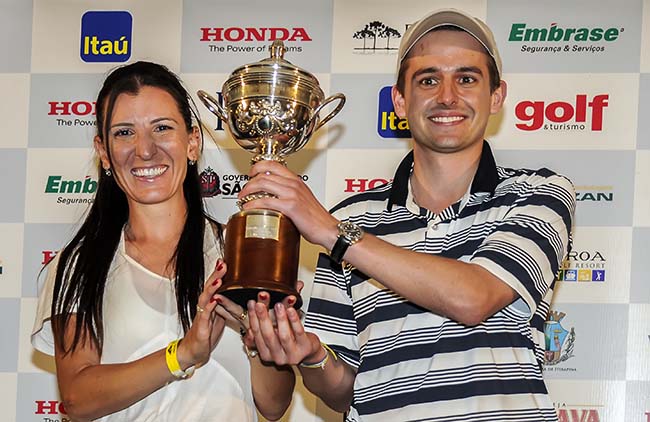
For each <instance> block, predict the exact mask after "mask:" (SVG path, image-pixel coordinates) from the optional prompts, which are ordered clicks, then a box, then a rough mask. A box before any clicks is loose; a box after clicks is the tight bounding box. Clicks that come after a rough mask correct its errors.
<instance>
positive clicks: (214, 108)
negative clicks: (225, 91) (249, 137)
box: [196, 90, 228, 122]
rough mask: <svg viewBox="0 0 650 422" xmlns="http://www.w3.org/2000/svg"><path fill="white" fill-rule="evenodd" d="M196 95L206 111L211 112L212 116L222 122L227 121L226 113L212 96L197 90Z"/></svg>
mask: <svg viewBox="0 0 650 422" xmlns="http://www.w3.org/2000/svg"><path fill="white" fill-rule="evenodd" d="M196 95H198V96H199V99H200V100H201V102H202V103H203V104H205V106H206V107H207V108H208V110H210V111H211V112H212V114H214V115H216V116H217V117H218V118H220V119H221V120H223V121H224V122H227V121H228V113H227V112H226V110H225V109H224V108H223V106H222V105H221V104H219V102H218V101H217V100H215V99H214V98H213V97H212V95H210V94H208V93H207V92H205V91H203V90H198V91H197V92H196Z"/></svg>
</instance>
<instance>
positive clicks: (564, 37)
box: [508, 23, 624, 42]
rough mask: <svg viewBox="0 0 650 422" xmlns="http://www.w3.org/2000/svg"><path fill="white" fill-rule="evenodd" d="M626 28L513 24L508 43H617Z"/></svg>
mask: <svg viewBox="0 0 650 422" xmlns="http://www.w3.org/2000/svg"><path fill="white" fill-rule="evenodd" d="M623 29H624V28H621V29H619V28H607V29H605V28H562V27H559V26H558V25H557V23H552V24H551V26H550V27H547V28H529V27H528V26H527V25H526V24H525V23H513V24H512V27H511V28H510V36H509V37H508V41H575V42H586V41H609V42H611V41H616V39H618V36H619V35H620V33H621V32H623Z"/></svg>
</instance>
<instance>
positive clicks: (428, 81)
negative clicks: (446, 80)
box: [420, 78, 436, 85]
mask: <svg viewBox="0 0 650 422" xmlns="http://www.w3.org/2000/svg"><path fill="white" fill-rule="evenodd" d="M420 84H421V85H435V84H436V80H435V79H433V78H424V79H422V80H421V81H420Z"/></svg>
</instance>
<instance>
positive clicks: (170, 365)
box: [165, 340, 194, 379]
mask: <svg viewBox="0 0 650 422" xmlns="http://www.w3.org/2000/svg"><path fill="white" fill-rule="evenodd" d="M179 342H180V340H174V341H172V342H170V343H169V344H168V345H167V348H166V349H165V361H166V362H167V369H169V372H171V373H172V375H173V376H175V377H176V378H180V379H184V378H188V377H191V376H192V374H193V373H194V366H190V367H189V368H187V369H186V370H185V371H183V370H182V369H181V364H180V363H178V356H177V355H176V352H177V351H178V343H179Z"/></svg>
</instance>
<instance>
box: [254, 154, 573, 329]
mask: <svg viewBox="0 0 650 422" xmlns="http://www.w3.org/2000/svg"><path fill="white" fill-rule="evenodd" d="M267 172H270V174H267ZM252 174H257V176H256V177H253V178H252V179H251V180H250V181H249V183H248V184H247V185H246V187H245V188H244V190H242V192H241V195H242V196H243V195H246V194H249V193H252V192H256V191H266V192H271V193H273V194H275V195H277V196H278V198H264V199H260V200H257V201H252V202H250V203H248V204H246V206H247V207H253V208H272V209H276V210H278V211H280V212H282V213H284V214H285V215H287V216H288V217H289V218H291V220H292V221H293V222H294V223H295V224H296V226H297V227H298V229H299V230H300V231H301V233H302V235H303V236H304V237H305V238H306V239H307V240H308V241H310V242H312V243H316V244H319V245H321V246H323V247H325V248H327V249H331V248H332V247H333V245H334V243H335V242H336V238H337V236H338V230H337V229H336V225H337V223H338V220H336V218H334V217H333V216H332V215H331V214H329V213H328V212H327V210H325V209H324V208H323V207H322V205H321V204H320V203H318V201H317V200H316V199H315V198H314V196H313V194H312V193H311V191H310V190H309V189H308V188H307V186H306V185H305V184H304V183H303V182H302V181H301V180H299V179H298V178H297V177H296V176H295V175H293V173H291V172H290V171H289V170H287V169H286V168H284V167H283V166H280V165H277V163H269V162H260V163H258V164H256V165H255V166H254V167H253V168H252ZM557 183H558V184H559V186H558V189H560V190H563V191H564V193H565V195H564V197H565V198H564V200H563V201H559V203H558V204H554V206H553V207H546V206H540V207H534V206H531V207H530V208H526V206H525V204H522V206H521V210H522V213H529V212H530V213H535V216H534V218H535V219H537V220H540V221H542V223H540V224H542V225H543V227H535V229H534V230H532V234H531V230H522V231H520V232H517V230H514V229H513V228H517V227H519V226H521V225H522V224H528V223H526V221H527V220H528V219H527V218H521V219H519V220H518V219H517V216H516V215H515V214H513V216H512V222H511V223H506V224H509V225H508V227H507V230H504V232H503V236H501V238H499V239H498V241H499V242H505V243H506V244H512V245H514V246H513V247H514V248H519V247H521V248H523V249H521V251H522V253H524V254H527V253H528V251H527V250H526V248H529V249H531V250H532V249H535V248H537V246H535V244H536V243H538V242H540V240H543V239H542V238H544V239H545V236H550V237H553V239H552V240H553V242H554V245H553V246H552V249H553V250H552V251H551V252H550V253H546V251H544V252H543V253H537V251H535V256H532V257H530V258H531V259H532V260H533V261H535V260H536V259H538V258H539V257H540V256H542V255H553V256H550V257H549V258H548V259H545V261H546V262H539V263H537V264H534V265H538V266H539V268H535V269H533V270H532V271H531V273H532V274H530V276H531V277H537V279H531V280H529V281H530V282H524V281H519V280H518V279H517V278H516V277H511V276H510V275H511V274H510V272H509V271H508V270H507V269H503V268H502V265H501V264H502V263H501V264H500V263H499V262H498V255H499V253H502V252H499V251H498V250H497V251H491V252H492V256H490V258H487V257H488V256H489V255H490V254H488V253H483V254H481V252H480V251H479V252H478V253H477V255H476V256H475V257H474V258H476V259H474V258H473V261H474V262H476V263H474V262H469V263H465V262H460V261H457V260H453V259H447V258H444V257H439V256H432V255H429V254H424V253H418V252H413V251H409V250H405V249H402V248H400V247H396V246H394V245H391V244H389V243H387V242H385V241H383V240H381V239H379V238H377V237H374V236H372V235H368V234H366V236H364V238H363V239H362V240H361V241H359V242H357V243H356V244H354V245H353V246H352V247H350V248H349V249H348V251H347V252H346V254H345V256H344V258H345V260H346V261H347V262H349V263H350V264H352V265H353V266H354V267H356V268H357V269H359V270H360V271H362V272H364V273H365V274H367V275H368V276H370V277H372V278H374V279H376V280H377V281H379V282H381V283H382V284H383V285H385V286H386V287H388V288H390V289H392V290H394V291H395V292H397V293H398V294H400V295H402V296H403V297H404V298H406V299H407V300H409V301H411V302H413V303H415V304H418V305H420V306H422V307H424V308H426V309H428V310H430V311H432V312H434V313H437V314H439V315H444V316H446V317H448V318H451V319H453V320H455V321H458V322H461V323H463V324H467V325H475V324H478V323H480V322H482V321H483V320H485V319H486V318H487V317H489V316H491V315H493V314H494V313H495V312H497V311H499V310H500V309H502V308H504V307H506V306H507V305H508V304H510V303H512V302H513V301H514V300H516V299H517V296H518V295H519V296H522V297H523V298H524V299H529V298H530V297H531V295H530V294H529V293H528V292H527V291H526V289H527V288H536V286H532V285H536V284H540V283H541V284H543V285H544V286H545V287H544V286H537V287H539V288H541V289H547V288H548V286H549V285H550V283H551V282H552V281H553V278H554V276H555V272H556V271H557V266H558V265H559V262H560V261H561V260H562V258H563V255H564V253H566V248H567V245H568V242H569V236H570V222H571V219H572V213H573V206H574V205H575V202H571V201H575V195H572V194H571V192H572V191H573V187H572V186H571V184H570V182H568V181H566V179H563V178H561V177H559V176H558V177H557ZM567 221H568V222H569V223H568V224H567ZM547 232H548V233H547ZM499 235H500V234H498V235H495V236H497V237H498V236H499ZM526 236H528V238H526ZM536 237H539V238H540V239H537V238H536ZM489 241H490V240H489V239H488V240H487V242H489ZM488 246H489V245H488ZM488 246H486V248H488ZM488 249H489V248H488ZM496 249H498V248H496ZM547 249H548V248H547ZM516 253H519V251H517V252H516ZM494 256H497V262H496V263H492V260H493V259H495V258H494ZM505 259H506V257H504V260H505ZM488 269H489V270H488ZM497 274H498V275H497ZM524 275H525V276H527V275H526V274H524ZM522 283H523V284H522ZM535 296H542V294H539V295H535ZM526 302H527V303H528V304H529V306H531V307H534V306H535V303H534V302H535V301H531V300H526ZM532 311H533V309H531V313H532Z"/></svg>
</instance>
